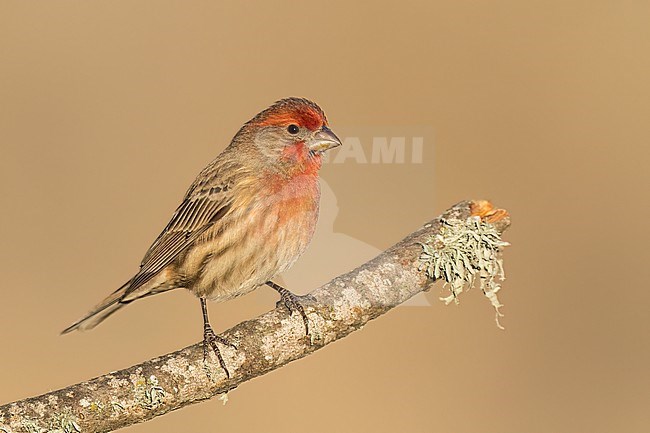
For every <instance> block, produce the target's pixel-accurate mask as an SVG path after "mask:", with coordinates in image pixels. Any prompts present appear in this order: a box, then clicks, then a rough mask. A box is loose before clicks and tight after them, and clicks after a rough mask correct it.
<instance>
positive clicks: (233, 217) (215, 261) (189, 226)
mask: <svg viewBox="0 0 650 433" xmlns="http://www.w3.org/2000/svg"><path fill="white" fill-rule="evenodd" d="M340 145H341V142H340V140H339V139H338V137H337V136H336V135H335V134H334V133H333V132H332V131H331V130H330V129H329V128H328V122H327V118H326V117H325V113H323V110H321V109H320V107H318V105H316V104H315V103H313V102H311V101H308V100H306V99H299V98H287V99H283V100H280V101H278V102H276V103H275V104H273V105H272V106H270V107H269V108H267V109H266V110H264V111H262V112H260V113H259V114H257V115H256V116H255V117H253V118H252V119H251V120H250V121H248V122H246V123H245V124H244V126H243V127H242V128H241V129H240V130H239V132H237V134H236V135H235V137H234V138H233V139H232V141H231V143H230V145H229V146H228V147H227V148H226V149H225V150H224V151H223V152H222V153H221V154H220V155H219V156H217V158H216V159H215V160H214V161H212V162H211V163H210V164H209V165H208V166H207V167H206V168H204V169H203V171H201V173H200V174H199V175H198V177H197V178H196V180H195V181H194V183H192V185H191V186H190V188H189V189H188V191H187V193H186V194H185V198H184V199H183V201H182V203H181V204H180V206H179V207H178V209H176V212H175V213H174V215H173V216H172V218H171V221H170V222H169V224H167V227H165V229H164V230H163V231H162V233H161V234H160V235H159V236H158V238H157V239H156V240H155V241H154V243H153V245H151V247H150V248H149V250H148V251H147V253H146V254H145V256H144V259H143V260H142V263H141V265H140V270H139V271H138V273H137V274H136V275H135V276H134V277H133V278H131V279H130V280H129V281H128V282H127V283H126V284H124V285H123V286H122V287H120V288H119V289H117V290H116V291H115V292H113V293H112V294H111V295H110V296H108V297H107V298H106V299H104V300H103V301H102V302H101V303H99V305H97V306H96V307H95V308H94V309H93V310H92V311H91V312H90V313H88V314H87V315H86V316H85V317H83V318H82V319H81V320H79V321H77V322H76V323H74V324H73V325H71V326H70V327H68V328H66V329H65V330H64V331H63V333H68V332H70V331H73V330H75V329H80V330H86V329H91V328H94V327H95V326H97V325H98V324H99V323H100V322H101V321H103V320H104V319H106V318H107V317H108V316H109V315H111V314H113V313H114V312H115V311H117V310H119V309H120V308H122V307H123V306H124V305H126V304H128V303H130V302H132V301H135V300H136V299H140V298H144V297H146V296H150V295H154V294H157V293H162V292H166V291H168V290H172V289H177V288H185V289H188V290H189V291H191V292H192V293H194V294H195V295H196V296H197V297H198V298H199V299H200V301H201V309H202V312H203V323H204V331H203V348H204V361H205V358H206V356H207V351H208V346H209V347H211V348H212V349H213V350H214V352H215V354H216V355H217V358H218V359H219V363H220V365H221V367H222V368H223V369H224V370H225V372H226V375H227V376H228V377H229V376H230V375H229V373H228V370H227V368H226V366H225V363H224V361H223V358H222V357H221V353H220V352H219V348H218V346H217V344H216V343H217V342H219V343H222V344H226V345H231V344H230V343H229V342H228V341H226V340H225V339H224V338H222V337H220V336H218V335H216V334H215V333H214V331H213V330H212V327H211V326H210V322H209V320H208V315H207V306H206V300H211V301H226V300H228V299H232V298H235V297H237V296H240V295H243V294H246V293H248V292H250V291H252V290H253V289H255V288H257V287H259V286H261V285H264V284H268V285H269V286H271V287H272V288H274V289H275V290H277V291H278V292H279V293H280V295H281V301H282V302H283V303H284V304H285V305H286V307H287V308H288V309H289V311H290V313H293V312H294V311H298V312H299V313H300V314H301V315H302V317H303V320H304V322H305V327H306V331H307V333H309V328H308V322H307V316H306V315H305V312H304V309H303V308H302V306H301V305H300V302H299V300H298V296H296V295H294V294H293V293H291V292H289V291H288V290H286V289H284V288H283V287H280V286H279V285H277V284H275V283H273V282H272V281H270V280H271V279H272V278H273V277H274V276H275V275H277V274H278V273H280V272H283V271H285V270H286V269H288V268H289V267H290V266H291V265H293V263H294V262H295V261H296V259H297V258H298V257H299V256H300V255H301V254H302V253H303V252H304V251H305V249H306V248H307V245H308V244H309V242H310V241H311V238H312V235H313V234H314V228H315V226H316V220H317V219H318V205H319V200H320V187H319V183H318V171H319V169H320V167H321V155H322V153H323V152H325V151H326V150H328V149H331V148H333V147H336V146H340ZM231 346H232V345H231ZM233 347H234V346H233Z"/></svg>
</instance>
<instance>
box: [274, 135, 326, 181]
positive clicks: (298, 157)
mask: <svg viewBox="0 0 650 433" xmlns="http://www.w3.org/2000/svg"><path fill="white" fill-rule="evenodd" d="M282 159H283V160H285V161H286V162H288V163H289V164H290V165H292V166H294V167H296V172H297V173H296V174H307V175H314V176H315V175H318V170H320V167H321V164H322V159H321V156H320V155H318V154H314V153H310V151H309V148H308V147H307V145H306V144H305V142H304V141H298V142H296V143H294V144H291V145H289V146H287V147H285V148H284V149H283V150H282Z"/></svg>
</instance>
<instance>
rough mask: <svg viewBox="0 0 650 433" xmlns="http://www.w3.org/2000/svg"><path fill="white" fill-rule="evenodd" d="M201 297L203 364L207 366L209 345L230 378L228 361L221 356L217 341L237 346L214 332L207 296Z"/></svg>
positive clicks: (233, 346)
mask: <svg viewBox="0 0 650 433" xmlns="http://www.w3.org/2000/svg"><path fill="white" fill-rule="evenodd" d="M200 299H201V310H202V311H203V364H204V365H206V366H207V359H208V345H209V346H210V347H211V348H212V350H213V351H214V353H215V355H217V359H218V360H219V365H221V368H223V371H225V372H226V377H227V378H228V379H230V372H229V371H228V369H227V368H226V363H225V362H224V360H223V357H222V356H221V352H220V351H219V347H218V346H217V342H219V343H221V344H225V345H226V346H230V347H232V348H233V349H237V346H235V345H234V344H232V343H230V342H229V341H228V340H226V339H225V338H223V337H222V336H220V335H217V334H215V333H214V330H213V329H212V326H210V320H209V319H208V306H207V304H206V301H205V298H200Z"/></svg>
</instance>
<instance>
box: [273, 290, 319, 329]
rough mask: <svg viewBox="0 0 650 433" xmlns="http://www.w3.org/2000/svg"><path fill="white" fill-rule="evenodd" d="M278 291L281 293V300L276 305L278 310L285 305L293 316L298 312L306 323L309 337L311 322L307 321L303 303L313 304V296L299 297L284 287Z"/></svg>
mask: <svg viewBox="0 0 650 433" xmlns="http://www.w3.org/2000/svg"><path fill="white" fill-rule="evenodd" d="M276 290H277V291H278V293H280V300H279V301H278V302H277V303H276V304H275V306H276V308H277V307H280V306H282V305H284V306H285V307H286V308H287V310H289V314H291V315H293V313H294V312H296V311H297V312H298V313H300V315H301V316H302V321H303V322H304V323H305V335H309V320H308V319H307V313H305V308H304V307H303V306H302V302H304V301H307V302H311V301H313V300H314V297H313V296H311V295H305V296H299V295H296V294H294V293H292V292H290V291H289V290H287V289H285V288H283V287H280V290H278V289H276Z"/></svg>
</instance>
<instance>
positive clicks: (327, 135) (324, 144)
mask: <svg viewBox="0 0 650 433" xmlns="http://www.w3.org/2000/svg"><path fill="white" fill-rule="evenodd" d="M340 145H341V140H339V138H338V137H337V136H336V134H334V133H333V132H332V130H331V129H329V128H328V127H327V126H324V125H323V127H322V128H321V129H320V130H319V131H318V132H317V133H316V134H314V136H313V137H312V138H311V139H310V140H308V141H307V146H309V150H311V151H312V152H316V153H322V152H325V151H326V150H329V149H332V148H334V147H338V146H340Z"/></svg>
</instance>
